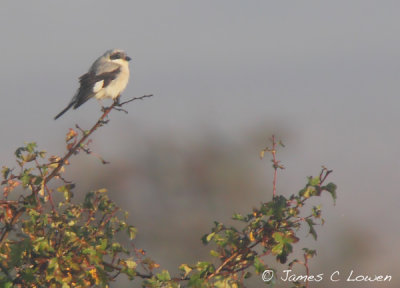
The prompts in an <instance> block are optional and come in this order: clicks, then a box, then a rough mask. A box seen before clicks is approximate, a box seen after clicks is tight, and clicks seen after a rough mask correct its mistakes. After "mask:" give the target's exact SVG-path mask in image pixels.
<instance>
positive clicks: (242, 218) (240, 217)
mask: <svg viewBox="0 0 400 288" xmlns="http://www.w3.org/2000/svg"><path fill="white" fill-rule="evenodd" d="M232 219H233V220H239V221H244V222H247V220H246V217H244V216H243V215H241V214H239V213H235V214H233V216H232Z"/></svg>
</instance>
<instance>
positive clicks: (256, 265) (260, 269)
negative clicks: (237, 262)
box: [253, 257, 267, 275]
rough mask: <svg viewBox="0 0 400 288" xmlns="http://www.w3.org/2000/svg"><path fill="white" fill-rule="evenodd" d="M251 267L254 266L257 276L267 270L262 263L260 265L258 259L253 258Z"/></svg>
mask: <svg viewBox="0 0 400 288" xmlns="http://www.w3.org/2000/svg"><path fill="white" fill-rule="evenodd" d="M253 265H254V269H255V271H256V273H257V274H258V275H259V274H261V273H263V271H264V270H265V269H266V268H267V266H265V265H264V263H262V262H261V260H260V258H258V257H255V258H254V264H253Z"/></svg>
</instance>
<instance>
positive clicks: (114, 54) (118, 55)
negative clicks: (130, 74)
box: [103, 49, 131, 64]
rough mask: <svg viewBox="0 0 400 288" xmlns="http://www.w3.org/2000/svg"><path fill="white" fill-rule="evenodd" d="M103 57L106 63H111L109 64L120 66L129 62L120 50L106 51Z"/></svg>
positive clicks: (128, 58) (127, 57) (129, 58)
mask: <svg viewBox="0 0 400 288" xmlns="http://www.w3.org/2000/svg"><path fill="white" fill-rule="evenodd" d="M103 57H105V58H106V59H107V61H111V62H114V63H119V64H121V63H122V62H127V61H130V60H131V57H129V56H128V55H126V53H125V52H124V51H123V50H120V49H113V50H108V51H107V52H106V53H104V55H103Z"/></svg>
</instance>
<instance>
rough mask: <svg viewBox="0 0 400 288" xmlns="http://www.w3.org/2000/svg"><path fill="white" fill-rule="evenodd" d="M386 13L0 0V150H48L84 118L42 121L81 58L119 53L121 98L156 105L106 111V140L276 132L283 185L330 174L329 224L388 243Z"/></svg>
mask: <svg viewBox="0 0 400 288" xmlns="http://www.w3.org/2000/svg"><path fill="white" fill-rule="evenodd" d="M22 5H23V6H22ZM399 11H400V2H398V1H366V0H362V1H261V0H259V1H233V0H229V1H99V0H96V1H68V2H67V1H54V0H52V1H26V2H24V3H23V4H22V3H21V2H19V1H2V4H1V7H0V37H1V50H0V51H1V56H2V61H1V65H0V95H1V99H2V105H1V106H0V123H1V128H0V132H1V135H2V137H1V138H2V141H1V143H2V144H1V147H0V148H1V149H0V155H1V156H2V159H6V160H7V161H8V160H10V159H11V156H12V155H11V154H12V153H13V151H14V149H15V148H16V147H17V146H18V145H21V144H22V143H23V142H24V141H32V140H35V141H38V142H39V144H40V145H41V147H42V148H43V149H49V150H51V147H54V145H55V144H56V143H61V140H60V139H62V138H63V136H64V133H65V131H66V128H67V127H70V126H73V125H74V124H75V123H81V124H82V125H85V124H86V125H89V124H90V123H92V122H93V120H94V119H95V117H96V115H98V113H99V107H98V104H97V103H96V101H90V102H88V103H87V104H85V105H84V106H82V107H81V108H80V109H78V110H76V111H69V112H68V113H66V114H65V116H63V117H62V118H60V120H58V121H54V120H53V117H54V115H55V114H57V113H58V112H59V111H60V110H61V109H62V108H64V106H65V105H66V104H67V103H68V102H69V100H70V98H71V97H72V96H73V94H74V92H75V90H76V88H77V87H78V82H77V78H78V77H79V76H80V75H82V74H84V73H85V72H86V70H87V69H88V67H89V66H90V64H91V63H92V62H93V60H95V59H96V58H97V57H98V56H99V55H101V54H102V53H103V52H104V51H105V50H107V49H110V48H114V47H115V48H122V49H124V50H126V51H127V53H128V54H129V55H130V56H131V57H132V58H133V61H132V66H131V69H132V79H131V82H130V84H129V85H128V88H127V90H126V92H125V93H124V97H125V98H127V97H129V96H141V95H143V94H146V93H153V94H155V95H156V97H154V98H152V99H148V100H146V101H144V102H140V103H135V104H134V105H132V106H131V107H129V110H130V114H129V115H127V116H126V115H122V114H121V115H115V116H114V118H113V123H112V124H114V126H111V127H114V128H110V129H107V133H110V134H111V131H110V130H112V129H114V130H113V131H118V127H119V125H121V126H123V127H124V129H126V127H129V125H128V126H127V125H126V123H132V127H133V128H132V131H125V132H127V133H134V129H136V128H137V129H140V130H142V131H146V133H149V134H156V133H159V132H162V133H173V134H180V133H182V135H191V133H192V134H194V133H197V132H198V131H201V130H202V129H215V130H216V131H218V132H219V133H222V134H223V133H226V134H227V135H230V137H240V135H246V134H245V133H246V131H248V130H249V129H252V127H257V126H262V125H266V126H268V127H272V128H273V127H275V126H276V127H285V128H286V129H288V130H289V131H290V132H291V133H292V136H291V137H290V140H289V141H290V142H289V143H286V144H287V147H288V148H287V149H288V150H287V151H286V153H287V156H286V157H287V159H290V160H291V161H292V162H289V168H291V169H288V171H287V172H285V174H284V175H285V176H282V177H283V179H291V178H294V179H295V181H294V182H295V183H296V187H298V183H303V181H304V176H307V175H310V174H313V173H316V172H317V171H318V169H319V167H320V165H321V164H324V165H326V166H328V167H330V168H333V169H334V170H335V174H334V176H333V179H334V180H335V182H336V183H337V184H338V185H339V188H340V190H339V199H338V205H337V207H336V208H334V209H332V212H330V215H335V216H337V217H339V216H340V217H342V218H341V219H344V221H354V222H355V223H362V224H361V225H362V226H365V227H375V228H374V229H377V230H379V231H380V232H385V233H388V235H390V236H388V237H385V239H383V238H382V239H381V240H382V241H388V242H386V244H388V245H394V244H395V243H398V241H399V240H400V232H399V229H396V231H392V230H393V229H390V231H389V229H388V228H387V227H392V228H393V227H398V215H397V213H398V207H399V204H400V196H399V195H400V191H399V190H400V189H399V188H400V184H399V178H400V161H399V160H400V149H399V143H400V132H399V123H400V113H399V106H400V101H399V91H400V81H399V78H400V17H399ZM119 133H121V131H119ZM110 134H108V135H110ZM115 135H118V134H117V132H115ZM115 135H114V136H115ZM267 136H268V135H266V138H267ZM115 137H116V136H115ZM182 137H184V136H182ZM187 137H189V136H187ZM103 138H104V139H103ZM103 138H102V139H103V140H105V141H106V140H107V138H110V137H105V136H104V137H103ZM111 138H112V137H111ZM114 141H116V142H118V141H117V139H115V138H114ZM261 148H262V147H261ZM53 149H54V148H53ZM55 152H59V151H55ZM2 164H6V163H2ZM296 181H297V182H296ZM288 185H289V186H288V187H291V186H290V184H288ZM352 207H353V208H352ZM354 207H357V208H356V209H354ZM393 216H394V217H395V218H394V219H393V218H392V217H393ZM346 219H347V220H346ZM382 223H385V224H386V225H387V226H385V225H382ZM385 227H386V228H385ZM385 229H388V230H385ZM385 233H383V234H385ZM397 258H399V257H397ZM383 272H384V271H383Z"/></svg>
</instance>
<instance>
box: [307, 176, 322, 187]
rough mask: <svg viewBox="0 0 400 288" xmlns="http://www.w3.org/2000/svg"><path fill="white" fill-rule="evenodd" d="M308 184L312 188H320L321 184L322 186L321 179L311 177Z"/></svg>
mask: <svg viewBox="0 0 400 288" xmlns="http://www.w3.org/2000/svg"><path fill="white" fill-rule="evenodd" d="M308 184H309V185H311V186H318V185H319V184H321V180H320V179H319V177H314V178H313V177H309V178H308Z"/></svg>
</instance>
